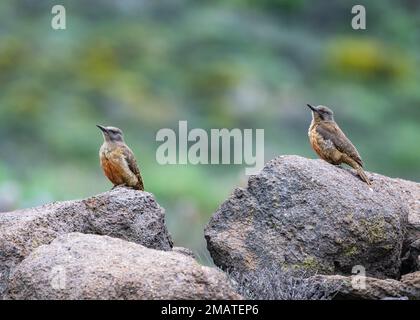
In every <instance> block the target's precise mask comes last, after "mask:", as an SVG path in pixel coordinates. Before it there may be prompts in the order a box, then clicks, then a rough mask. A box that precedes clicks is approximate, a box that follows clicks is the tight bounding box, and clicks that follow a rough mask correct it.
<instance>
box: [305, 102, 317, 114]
mask: <svg viewBox="0 0 420 320" xmlns="http://www.w3.org/2000/svg"><path fill="white" fill-rule="evenodd" d="M307 106H308V108H309V109H311V110H312V111H313V112H318V110H316V108H315V107H314V106H311V105H310V104H309V103H308V104H307Z"/></svg>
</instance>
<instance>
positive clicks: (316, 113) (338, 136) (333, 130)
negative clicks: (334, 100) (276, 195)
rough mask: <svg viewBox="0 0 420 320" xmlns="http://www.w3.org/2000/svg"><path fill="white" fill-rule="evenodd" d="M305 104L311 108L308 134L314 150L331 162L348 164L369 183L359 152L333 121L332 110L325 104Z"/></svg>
mask: <svg viewBox="0 0 420 320" xmlns="http://www.w3.org/2000/svg"><path fill="white" fill-rule="evenodd" d="M307 106H308V107H309V108H310V109H311V110H312V122H311V125H310V127H309V131H308V135H309V141H310V142H311V145H312V148H313V149H314V150H315V152H316V153H317V154H318V155H319V156H320V157H321V158H322V159H324V160H325V161H327V162H329V163H331V164H334V165H339V164H341V163H346V164H348V165H349V166H351V167H352V168H354V169H355V170H356V172H357V174H358V175H359V176H360V178H361V179H362V180H363V181H365V182H366V183H367V184H368V185H371V184H372V183H371V181H370V180H369V178H368V177H367V175H366V173H365V172H364V171H363V162H362V158H361V157H360V155H359V152H357V149H356V148H355V147H354V145H353V144H352V143H351V141H350V140H349V139H348V138H347V137H346V135H345V134H344V133H343V131H341V129H340V128H339V127H338V125H337V123H336V122H335V121H334V116H333V112H332V111H331V110H330V109H329V108H327V107H325V106H317V107H314V106H311V105H310V104H308V105H307Z"/></svg>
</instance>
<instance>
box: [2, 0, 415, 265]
mask: <svg viewBox="0 0 420 320" xmlns="http://www.w3.org/2000/svg"><path fill="white" fill-rule="evenodd" d="M361 3H362V4H364V5H365V7H366V10H367V30H365V31H354V30H353V29H352V28H351V24H350V23H351V19H352V14H351V8H352V6H353V5H355V4H359V2H355V1H327V0H322V1H303V0H254V1H252V0H200V1H199V0H165V1H164V0H127V1H123V0H119V1H117V0H115V1H110V0H101V1H100V0H89V1H83V0H78V1H76V0H71V1H59V2H56V1H30V0H26V1H23V0H18V1H16V0H7V1H4V0H3V1H1V2H0V211H7V210H13V209H16V208H24V207H31V206H35V205H39V204H43V203H46V202H50V201H56V200H66V199H76V198H84V197H89V196H91V195H94V194H97V193H100V192H103V191H106V190H108V189H110V188H111V184H110V183H109V182H108V180H107V179H106V178H105V177H104V176H103V174H102V172H101V169H100V167H99V162H98V150H99V147H100V145H101V143H102V137H101V134H100V132H99V130H98V129H97V128H96V127H95V125H96V124H97V123H99V124H104V125H113V126H117V127H120V128H122V129H123V130H124V132H125V135H126V141H127V143H128V144H129V145H130V146H131V148H132V149H133V151H134V152H135V154H136V157H137V160H138V162H139V164H140V166H141V169H142V173H143V177H144V180H145V186H146V189H147V190H148V191H150V192H152V193H153V194H154V195H155V196H156V198H157V200H158V202H159V203H160V204H161V205H162V206H164V207H165V208H166V214H167V221H168V226H169V229H170V232H171V233H172V235H173V237H174V240H175V244H176V245H178V246H186V247H189V248H192V249H193V250H194V251H195V252H196V254H197V255H198V256H199V259H200V261H202V262H203V263H210V260H209V258H208V255H207V252H206V250H205V243H204V239H203V227H204V225H205V223H206V222H207V221H208V219H209V217H210V215H211V214H212V213H213V212H214V211H216V209H217V207H218V206H219V204H220V203H221V202H222V201H223V200H224V199H226V198H227V197H228V196H229V194H230V192H231V191H232V189H233V188H234V187H235V186H238V185H242V184H244V182H245V181H246V178H245V177H244V167H241V166H237V165H232V166H228V165H219V166H217V165H207V166H204V165H168V166H160V165H158V164H157V163H156V160H155V151H156V148H157V147H158V145H159V143H158V142H156V141H155V135H156V132H157V131H158V130H159V129H161V128H166V127H168V128H174V129H177V127H178V121H179V120H188V125H189V128H195V127H200V128H205V129H210V128H223V127H226V128H254V129H256V128H263V129H265V159H266V161H268V160H270V159H271V158H273V157H275V156H276V155H279V154H298V155H302V156H305V157H311V158H315V154H314V152H313V151H312V150H311V148H310V146H309V143H308V138H307V129H308V126H309V122H310V117H311V115H310V113H309V111H308V110H307V108H306V106H305V105H306V103H312V104H324V105H327V106H330V107H331V108H332V109H333V110H334V111H335V114H336V120H337V121H338V123H339V125H340V126H341V127H342V129H343V130H344V131H345V132H346V133H347V135H348V136H349V138H350V139H351V140H352V141H353V142H354V143H355V145H356V146H357V147H358V149H359V151H360V153H361V155H362V157H363V158H364V160H365V163H366V169H367V170H369V171H375V172H378V173H381V174H384V175H388V176H392V177H401V178H406V179H411V180H415V181H419V180H420V148H419V145H420V142H419V141H420V126H419V120H420V73H419V63H420V32H419V30H420V1H417V0H402V1H391V0H381V1H378V0H373V1H361ZM54 4H63V5H64V6H65V8H66V13H67V29H66V30H58V31H56V30H53V29H52V28H51V18H52V14H51V8H52V6H53V5H54Z"/></svg>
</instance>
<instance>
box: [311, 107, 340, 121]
mask: <svg viewBox="0 0 420 320" xmlns="http://www.w3.org/2000/svg"><path fill="white" fill-rule="evenodd" d="M307 106H308V108H309V109H311V110H312V118H313V119H314V121H315V122H317V121H333V120H334V113H333V112H332V110H331V109H330V108H327V107H326V106H316V107H314V106H312V105H310V104H307Z"/></svg>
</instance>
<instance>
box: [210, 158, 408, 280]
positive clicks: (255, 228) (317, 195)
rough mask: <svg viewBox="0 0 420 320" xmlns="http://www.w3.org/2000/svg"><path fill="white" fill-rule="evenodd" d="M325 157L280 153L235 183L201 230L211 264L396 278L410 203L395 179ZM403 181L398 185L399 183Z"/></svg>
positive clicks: (249, 269) (248, 269)
mask: <svg viewBox="0 0 420 320" xmlns="http://www.w3.org/2000/svg"><path fill="white" fill-rule="evenodd" d="M368 176H369V177H370V178H371V179H373V186H372V188H369V186H368V185H367V184H366V183H363V182H362V181H361V180H360V179H359V178H358V177H357V176H356V175H355V173H354V172H353V170H350V169H344V168H340V167H337V166H333V165H331V164H329V163H327V162H325V161H323V160H310V159H305V158H302V157H298V156H281V157H278V158H276V159H274V160H272V161H270V162H269V163H267V164H266V166H265V167H264V169H263V170H262V171H261V172H260V173H259V174H258V175H255V176H251V177H250V178H249V181H248V186H247V187H246V188H237V189H235V190H234V192H233V194H232V195H231V196H230V198H229V199H228V200H227V201H225V202H224V203H223V204H222V205H221V206H220V208H219V209H218V210H217V212H216V213H215V214H214V215H213V217H212V218H211V220H210V222H209V223H208V225H207V226H206V228H205V237H206V240H207V247H208V249H209V251H210V254H211V256H212V258H213V260H214V262H215V264H216V265H217V266H219V267H221V268H222V269H224V270H235V271H239V272H242V273H247V272H255V271H257V272H258V270H265V269H267V268H272V266H275V268H278V267H280V268H286V269H287V268H289V269H304V270H308V271H312V272H314V273H318V274H336V273H337V274H343V275H346V274H347V275H350V274H351V271H352V268H353V267H354V266H356V265H362V266H363V267H364V268H365V270H366V274H367V275H368V276H372V277H376V278H398V277H399V274H400V266H401V258H400V256H401V253H402V246H403V242H404V234H405V230H406V225H407V219H408V214H409V211H410V209H409V207H408V205H407V203H406V201H404V199H406V198H405V196H403V195H402V194H401V188H400V187H396V185H395V181H394V179H391V178H388V177H385V176H381V175H378V174H372V173H368ZM400 185H401V184H400Z"/></svg>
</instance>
